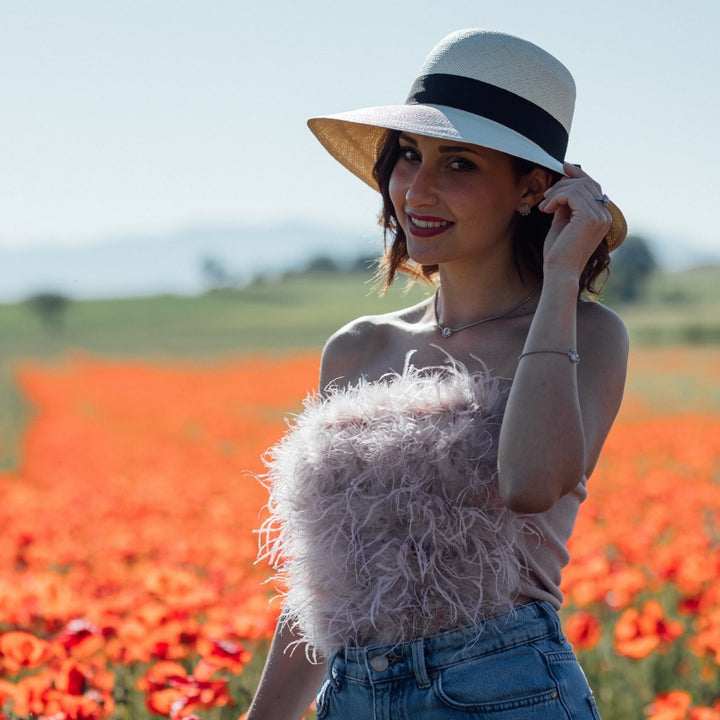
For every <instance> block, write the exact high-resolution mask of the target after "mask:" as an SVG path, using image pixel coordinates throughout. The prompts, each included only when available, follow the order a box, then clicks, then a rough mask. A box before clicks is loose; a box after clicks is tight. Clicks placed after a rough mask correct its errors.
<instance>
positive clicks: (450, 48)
mask: <svg viewBox="0 0 720 720" xmlns="http://www.w3.org/2000/svg"><path fill="white" fill-rule="evenodd" d="M574 107H575V82H574V81H573V78H572V75H571V74H570V72H569V71H568V69H567V68H566V67H565V66H564V65H563V64H562V63H561V62H560V61H558V60H557V59H556V58H554V57H553V56H552V55H550V54H549V53H548V52H546V51H545V50H543V49H542V48H539V47H538V46H537V45H534V44H533V43H531V42H528V41H527V40H522V39H521V38H518V37H515V36H513V35H507V34H505V33H499V32H492V31H488V30H476V29H468V30H459V31H457V32H454V33H452V34H450V35H448V36H447V37H445V38H444V39H443V40H441V41H440V42H439V43H438V44H437V45H436V46H435V47H434V48H433V50H432V51H431V52H430V54H429V55H428V57H427V58H426V60H425V62H424V64H423V66H422V68H421V69H420V73H419V75H418V77H417V79H416V80H415V82H414V83H413V86H412V88H411V90H410V93H409V95H408V98H407V100H406V101H405V103H404V104H402V105H383V106H379V107H370V108H363V109H361V110H353V111H350V112H344V113H338V114H335V115H325V116H320V117H315V118H311V119H310V120H309V121H308V126H309V127H310V129H311V130H312V132H313V133H314V134H315V136H316V137H317V138H318V140H319V141H320V142H321V143H322V144H323V146H324V147H325V148H326V149H327V150H328V152H329V153H330V154H331V155H332V156H333V157H334V158H335V159H336V160H338V161H339V162H340V163H341V164H342V165H344V166H345V167H346V168H347V169H348V170H350V172H352V173H354V174H355V175H357V176H358V177H359V178H360V179H361V180H363V181H364V182H366V183H367V184H368V185H370V186H371V187H373V188H375V189H376V190H377V189H378V187H377V183H376V182H375V179H374V177H373V167H374V166H375V161H376V159H377V156H378V152H379V150H380V147H381V145H382V142H383V139H384V137H385V134H386V132H387V130H403V131H405V132H411V133H417V134H419V135H428V136H430V137H436V138H442V139H447V140H456V141H463V142H469V143H472V144H473V145H481V146H483V147H488V148H492V149H493V150H499V151H501V152H505V153H508V154H509V155H515V156H516V157H519V158H524V159H525V160H529V161H530V162H533V163H536V164H537V165H540V166H541V167H545V168H547V169H549V170H552V171H554V172H557V173H561V174H562V173H563V161H564V159H565V151H566V149H567V144H568V138H569V134H570V126H571V123H572V116H573V110H574ZM609 210H610V212H611V214H612V216H613V223H612V227H611V229H610V232H609V233H608V235H607V238H606V239H607V241H608V245H609V247H610V249H611V250H612V249H614V248H616V247H617V246H618V245H620V243H621V242H622V241H623V240H624V239H625V235H626V233H627V225H626V223H625V218H624V217H623V215H622V213H621V212H620V210H619V209H618V208H617V207H616V206H615V205H614V203H610V204H609Z"/></svg>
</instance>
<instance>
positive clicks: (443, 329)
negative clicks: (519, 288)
mask: <svg viewBox="0 0 720 720" xmlns="http://www.w3.org/2000/svg"><path fill="white" fill-rule="evenodd" d="M540 287H541V286H540V285H538V286H537V287H536V288H535V289H534V290H533V291H532V292H531V293H530V294H529V295H528V296H527V297H524V298H523V299H522V300H521V301H520V302H519V303H518V304H517V305H513V306H512V307H511V308H510V309H509V310H505V311H504V312H501V313H498V314H497V315H490V316H489V317H484V318H480V319H479V320H475V322H471V323H468V324H467V325H461V326H460V327H456V328H451V327H448V326H447V325H441V324H440V320H439V319H438V294H439V292H440V288H438V289H437V290H436V291H435V303H434V311H435V325H436V326H437V328H438V330H439V331H440V334H441V335H442V336H443V337H445V338H447V337H450V336H451V335H454V334H455V333H457V332H460V331H461V330H467V329H468V328H471V327H475V325H482V324H483V323H486V322H490V321H491V320H499V319H500V318H504V317H505V316H506V315H509V314H510V313H512V312H515V311H516V310H517V309H518V308H520V307H522V306H523V305H524V304H525V303H526V302H527V301H528V300H531V299H532V298H534V297H535V295H537V294H538V293H539V292H540Z"/></svg>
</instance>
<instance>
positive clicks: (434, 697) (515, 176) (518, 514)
mask: <svg viewBox="0 0 720 720" xmlns="http://www.w3.org/2000/svg"><path fill="white" fill-rule="evenodd" d="M573 105H574V84H573V80H572V77H571V76H570V74H569V73H568V71H567V70H566V69H565V68H564V66H562V65H561V64H560V63H559V62H558V61H557V60H556V59H555V58H553V57H552V56H550V55H548V54H547V53H545V52H544V51H543V50H541V49H540V48H538V47H536V46H535V45H533V44H531V43H528V42H526V41H524V40H520V39H518V38H515V37H512V36H508V35H503V34H499V33H490V32H485V31H480V30H465V31H460V32H457V33H453V34H452V35H450V36H448V37H447V38H445V39H444V40H442V41H441V42H440V43H439V44H438V45H437V46H436V47H435V48H434V49H433V51H432V52H431V54H430V55H429V56H428V59H427V60H426V62H425V64H424V66H423V68H422V70H421V73H420V76H419V78H418V79H417V80H416V82H415V84H414V86H413V88H412V90H411V92H410V96H409V98H408V101H407V102H406V104H404V105H401V106H391V107H381V108H369V109H365V110H360V111H355V112H351V113H344V114H341V115H336V116H329V117H324V118H315V119H313V120H311V121H310V123H309V124H310V127H311V129H312V130H313V132H314V133H315V134H316V136H317V137H318V138H319V140H320V141H321V142H322V143H323V145H324V146H325V147H326V148H327V149H328V150H329V151H330V152H331V153H332V154H333V155H334V156H335V157H336V158H337V159H338V160H339V161H340V162H341V163H342V164H343V165H345V166H346V167H347V168H349V169H350V170H351V171H352V172H353V173H355V174H356V175H358V176H359V177H360V178H361V179H363V180H365V181H366V182H368V183H370V184H371V185H373V186H375V187H376V188H377V189H379V190H380V192H381V193H382V197H383V201H384V209H383V216H382V217H383V223H384V226H385V229H386V236H387V235H389V236H390V237H391V238H392V245H391V247H390V248H389V249H388V251H387V253H386V255H385V257H384V259H383V262H382V266H381V267H382V269H383V271H384V274H385V280H386V283H387V284H389V283H390V282H392V280H393V278H394V277H395V274H396V273H397V272H398V271H404V272H410V273H411V274H414V275H415V276H417V277H420V278H425V279H428V280H429V281H431V282H433V283H436V284H437V290H436V292H435V294H434V295H433V297H432V298H430V299H429V300H426V301H424V302H421V303H420V304H418V305H416V306H414V307H410V308H408V309H405V310H402V311H399V312H392V313H388V314H386V315H381V316H378V317H366V318H360V319H358V320H356V321H354V322H352V323H350V324H349V325H348V326H347V327H345V328H343V329H341V330H340V331H338V332H337V333H336V334H335V335H334V336H333V337H331V338H330V340H329V341H328V343H327V345H326V347H325V349H324V352H323V357H322V367H321V378H320V387H321V388H322V395H321V396H319V397H317V398H311V399H309V400H308V402H307V404H306V408H305V412H304V413H303V414H302V415H301V416H300V417H299V418H298V419H297V420H296V422H295V423H294V425H293V427H292V428H291V429H290V431H289V432H288V433H287V434H286V436H285V438H283V440H282V441H281V442H280V443H279V444H278V445H277V446H275V447H274V448H273V449H272V451H271V452H270V453H269V455H268V468H269V473H268V483H269V487H270V490H271V500H270V509H271V512H272V517H271V519H270V521H269V522H268V525H267V526H266V528H265V555H266V556H267V557H269V558H270V559H271V560H273V561H274V562H275V564H276V567H277V568H278V570H280V574H281V577H282V579H283V580H284V582H285V583H286V585H287V588H288V590H287V594H286V596H285V607H284V614H283V618H282V620H281V622H280V623H279V626H278V630H277V633H276V637H275V639H274V641H273V644H272V647H271V650H270V654H269V656H268V661H267V665H266V668H265V672H264V675H263V678H262V680H261V683H260V687H259V689H258V693H257V695H256V698H255V700H254V702H253V705H252V707H251V709H250V712H249V720H270V719H272V720H283V719H287V720H296V719H297V718H299V717H301V716H302V715H303V713H304V712H305V710H306V709H307V707H308V704H309V703H310V701H311V699H312V697H313V695H314V693H315V692H316V690H317V688H318V687H320V692H319V694H318V697H317V711H318V717H319V718H321V719H322V718H347V719H352V720H362V719H363V718H373V719H374V720H378V719H380V718H383V719H387V720H400V719H402V718H413V719H415V718H417V719H418V720H419V719H420V718H427V719H435V718H438V719H439V718H456V717H457V718H460V717H463V718H469V717H477V718H485V717H488V718H494V719H495V720H509V719H510V718H534V719H538V720H543V719H545V718H548V719H550V718H552V720H558V718H567V719H568V720H569V719H570V718H572V720H578V719H582V718H597V717H598V715H597V709H596V708H595V704H594V700H593V697H592V693H591V692H590V690H589V688H588V686H587V682H586V681H585V678H584V675H583V673H582V671H581V670H580V668H579V666H578V664H577V660H576V659H575V656H574V655H573V653H572V649H571V648H570V646H569V645H568V643H567V641H566V640H565V638H564V636H563V635H562V631H561V630H560V625H559V621H558V617H557V610H558V609H559V607H560V605H561V603H562V594H561V592H560V590H559V585H560V572H561V569H562V567H563V566H564V565H565V564H566V563H567V561H568V559H569V558H568V555H567V549H566V545H567V540H568V538H569V536H570V533H571V531H572V527H573V524H574V521H575V517H576V515H577V512H578V507H579V505H580V503H581V502H582V501H583V499H584V498H585V497H586V482H587V478H588V477H589V475H590V473H591V472H592V470H593V468H594V466H595V463H596V461H597V458H598V455H599V453H600V449H601V447H602V445H603V442H604V440H605V437H606V436H607V433H608V431H609V429H610V426H611V424H612V422H613V420H614V417H615V415H616V413H617V410H618V407H619V405H620V400H621V396H622V391H623V385H624V378H625V367H626V361H627V346H628V342H627V335H626V332H625V329H624V326H623V324H622V322H621V321H620V320H619V319H618V318H617V316H615V315H614V314H613V313H612V312H610V311H609V310H607V309H606V308H604V307H603V306H601V305H599V304H598V303H593V302H588V301H586V299H584V296H586V295H587V294H588V293H592V291H593V289H594V288H596V286H597V285H598V284H599V283H600V282H601V281H602V278H603V273H604V271H605V270H606V268H607V264H608V251H609V249H610V248H614V247H616V246H617V245H618V244H619V243H620V242H621V241H622V239H623V238H624V234H625V226H624V220H623V218H622V214H621V213H620V212H619V210H618V209H617V208H616V207H615V206H614V205H613V204H612V203H610V201H609V200H608V198H607V196H605V195H604V194H603V193H602V190H601V189H600V186H599V185H598V184H597V183H596V182H595V181H594V180H592V179H591V178H590V177H589V176H588V175H587V174H586V173H585V172H583V171H582V170H581V169H579V168H578V167H576V166H574V165H570V164H568V163H565V162H564V153H565V148H566V145H567V139H568V131H569V127H570V121H571V117H572V111H573ZM580 359H582V362H580ZM296 646H299V647H296ZM293 650H295V652H293ZM321 661H327V662H326V664H325V665H323V662H321ZM323 678H324V680H323Z"/></svg>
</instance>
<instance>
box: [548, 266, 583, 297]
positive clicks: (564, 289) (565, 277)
mask: <svg viewBox="0 0 720 720" xmlns="http://www.w3.org/2000/svg"><path fill="white" fill-rule="evenodd" d="M545 290H551V291H553V292H555V293H563V294H564V293H567V294H568V295H571V296H572V297H573V298H577V296H578V294H579V292H580V275H579V273H578V272H577V270H573V269H572V268H569V267H567V266H563V265H551V266H550V267H546V268H544V270H543V292H545Z"/></svg>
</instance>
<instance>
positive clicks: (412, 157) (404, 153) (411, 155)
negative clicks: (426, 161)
mask: <svg viewBox="0 0 720 720" xmlns="http://www.w3.org/2000/svg"><path fill="white" fill-rule="evenodd" d="M400 157H401V158H402V159H403V160H407V161H409V162H415V161H417V160H419V159H420V153H419V152H418V151H417V150H415V148H411V147H401V148H400Z"/></svg>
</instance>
